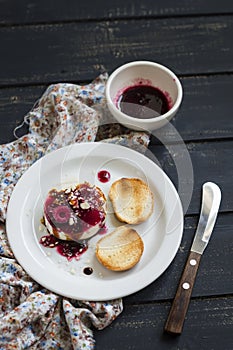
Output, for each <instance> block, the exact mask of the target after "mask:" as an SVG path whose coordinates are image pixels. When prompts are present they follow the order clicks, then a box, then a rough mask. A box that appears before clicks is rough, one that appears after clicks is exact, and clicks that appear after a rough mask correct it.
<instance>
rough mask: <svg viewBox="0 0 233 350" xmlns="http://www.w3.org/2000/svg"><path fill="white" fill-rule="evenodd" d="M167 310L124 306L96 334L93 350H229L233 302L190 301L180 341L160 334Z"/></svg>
mask: <svg viewBox="0 0 233 350" xmlns="http://www.w3.org/2000/svg"><path fill="white" fill-rule="evenodd" d="M169 309H170V305H169V304H168V303H161V304H160V303H157V304H154V303H151V304H147V305H125V309H124V311H123V313H122V314H121V315H120V316H119V317H118V318H117V319H116V320H115V321H114V322H113V323H112V325H111V326H110V327H107V328H106V329H105V330H102V331H95V333H94V334H95V338H96V350H100V349H101V350H119V349H121V350H129V349H134V350H141V349H159V350H163V349H164V350H165V349H171V350H176V349H182V350H184V349H189V350H196V349H198V348H200V344H201V349H202V350H210V349H211V350H219V349H224V350H231V349H232V326H233V317H232V316H233V298H219V299H203V300H202V299H200V300H191V303H190V306H189V310H188V314H187V319H186V321H185V324H184V329H183V333H182V335H181V336H180V337H174V336H171V335H169V334H165V333H164V332H163V327H164V323H165V321H166V318H167V315H168V312H169Z"/></svg>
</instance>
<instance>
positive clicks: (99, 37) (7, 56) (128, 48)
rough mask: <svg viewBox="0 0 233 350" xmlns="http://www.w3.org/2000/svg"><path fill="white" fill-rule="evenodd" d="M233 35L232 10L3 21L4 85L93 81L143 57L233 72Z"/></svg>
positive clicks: (178, 66)
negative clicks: (41, 21)
mask: <svg viewBox="0 0 233 350" xmlns="http://www.w3.org/2000/svg"><path fill="white" fill-rule="evenodd" d="M232 35H233V16H222V17H217V16H216V17H214V16H213V17H211V16H210V17H208V16H207V17H203V18H201V19H200V18H198V17H193V18H186V17H185V18H169V19H168V18H163V19H156V20H154V19H144V20H134V19H132V20H121V21H112V22H109V21H101V22H89V23H88V22H80V23H67V24H54V25H32V26H17V27H2V28H0V41H1V45H2V47H4V50H3V51H2V53H1V66H2V68H3V69H1V71H0V86H9V85H15V84H33V83H40V84H43V83H48V82H57V81H67V80H69V81H89V80H92V79H93V78H94V77H95V76H96V74H97V72H98V71H99V69H100V66H101V65H104V66H105V69H106V70H107V71H108V72H111V71H112V70H113V69H115V68H116V67H118V66H119V65H121V64H123V63H125V62H127V61H134V60H140V59H142V60H152V61H157V62H160V63H163V64H164V65H166V66H168V67H170V68H171V69H172V70H174V71H175V72H176V73H177V74H178V75H187V74H189V75H190V74H205V73H208V74H210V73H221V72H224V73H225V72H233V50H232ZM155 43H156V45H155ZM16 53H17V54H16ZM220 53H221V54H220Z"/></svg>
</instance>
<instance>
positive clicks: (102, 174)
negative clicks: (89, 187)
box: [97, 170, 111, 183]
mask: <svg viewBox="0 0 233 350" xmlns="http://www.w3.org/2000/svg"><path fill="white" fill-rule="evenodd" d="M97 176H98V180H99V181H100V182H103V183H105V182H108V181H109V180H110V178H111V174H110V172H109V171H107V170H100V171H99V172H98V174H97Z"/></svg>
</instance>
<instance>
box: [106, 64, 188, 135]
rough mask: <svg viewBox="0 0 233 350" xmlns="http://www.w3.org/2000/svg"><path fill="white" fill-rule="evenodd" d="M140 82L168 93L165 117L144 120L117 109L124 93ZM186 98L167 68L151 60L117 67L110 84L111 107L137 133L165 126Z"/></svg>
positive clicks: (108, 84)
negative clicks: (167, 108)
mask: <svg viewBox="0 0 233 350" xmlns="http://www.w3.org/2000/svg"><path fill="white" fill-rule="evenodd" d="M138 81H141V82H143V84H144V82H146V84H147V85H150V86H153V87H155V88H157V89H159V90H160V91H162V92H163V93H164V95H165V96H166V97H167V98H168V100H169V106H170V107H169V108H170V109H169V110H168V112H166V113H164V114H163V115H160V116H157V117H152V118H148V119H141V118H136V117H132V116H130V115H127V114H125V113H123V112H122V111H120V110H119V108H118V107H117V99H118V98H119V95H120V94H121V92H122V91H124V90H125V89H127V88H129V87H131V86H134V85H136V84H137V82H138ZM182 97H183V90H182V86H181V83H180V81H179V79H178V78H177V76H176V75H175V74H174V73H173V72H172V71H171V70H170V69H168V68H167V67H165V66H163V65H161V64H158V63H154V62H149V61H134V62H130V63H127V64H125V65H123V66H121V67H119V68H117V69H116V70H115V71H114V72H113V73H112V74H111V75H110V77H109V79H108V81H107V85H106V99H107V105H108V108H109V110H110V112H111V114H112V115H113V116H114V117H115V118H116V120H117V121H118V122H119V123H121V124H123V125H124V126H126V127H128V128H130V129H133V130H146V131H152V130H155V129H158V128H161V127H162V126H164V125H165V124H166V123H167V122H168V121H169V120H170V119H171V118H172V117H173V116H174V115H175V114H176V113H177V111H178V109H179V107H180V104H181V101H182Z"/></svg>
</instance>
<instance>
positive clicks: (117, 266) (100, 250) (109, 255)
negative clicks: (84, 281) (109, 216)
mask: <svg viewBox="0 0 233 350" xmlns="http://www.w3.org/2000/svg"><path fill="white" fill-rule="evenodd" d="M143 250H144V244H143V240H142V238H141V237H140V235H139V234H138V233H137V231H135V230H134V229H133V228H131V227H129V226H120V227H117V228H116V229H115V230H114V231H112V232H111V233H109V234H107V235H106V236H103V237H102V238H101V239H100V240H99V241H98V242H97V244H96V251H95V253H96V257H97V259H98V260H99V262H100V263H101V264H102V265H104V266H105V267H106V268H107V269H109V270H113V271H124V270H129V269H131V268H132V267H133V266H135V265H136V264H137V263H138V262H139V260H140V259H141V256H142V254H143Z"/></svg>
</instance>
